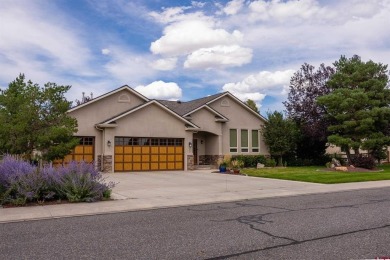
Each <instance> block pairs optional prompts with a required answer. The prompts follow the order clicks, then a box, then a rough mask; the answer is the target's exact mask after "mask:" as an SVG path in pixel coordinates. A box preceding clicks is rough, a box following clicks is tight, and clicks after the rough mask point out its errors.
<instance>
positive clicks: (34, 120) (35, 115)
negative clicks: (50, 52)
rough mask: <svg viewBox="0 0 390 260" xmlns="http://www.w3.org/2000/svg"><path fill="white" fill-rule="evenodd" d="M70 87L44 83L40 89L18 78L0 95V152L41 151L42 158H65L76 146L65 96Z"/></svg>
mask: <svg viewBox="0 0 390 260" xmlns="http://www.w3.org/2000/svg"><path fill="white" fill-rule="evenodd" d="M69 89H70V86H57V85H56V84H55V83H47V84H45V86H44V87H43V88H41V87H40V86H39V85H38V84H34V83H32V82H31V81H28V82H25V76H24V75H23V74H21V75H19V77H18V78H16V79H15V80H14V81H13V82H11V83H10V84H9V85H8V88H7V89H5V90H3V91H1V93H0V124H1V126H2V127H1V128H0V152H2V153H14V154H24V155H26V156H27V157H30V156H31V154H32V152H33V150H34V149H36V150H39V151H41V152H42V155H43V157H44V159H46V160H53V159H58V158H62V157H64V156H65V155H66V154H68V153H69V151H70V150H71V149H72V148H73V147H74V146H75V145H76V144H77V142H78V139H77V138H74V137H73V134H74V133H75V132H76V131H77V121H76V119H74V118H72V117H70V116H68V115H67V114H66V111H67V110H68V109H69V108H70V104H71V102H68V101H67V100H66V98H65V96H64V94H65V93H66V92H67V91H68V90H69Z"/></svg>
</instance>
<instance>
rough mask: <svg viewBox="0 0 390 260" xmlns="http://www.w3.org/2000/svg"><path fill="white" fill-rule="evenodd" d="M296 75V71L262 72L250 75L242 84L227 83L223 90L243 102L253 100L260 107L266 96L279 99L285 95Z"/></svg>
mask: <svg viewBox="0 0 390 260" xmlns="http://www.w3.org/2000/svg"><path fill="white" fill-rule="evenodd" d="M294 73H295V70H285V71H275V72H270V71H261V72H259V73H257V74H252V75H249V76H248V77H246V78H245V79H244V80H242V81H241V82H236V83H227V84H225V85H224V86H223V87H222V89H223V91H229V92H231V93H232V94H233V95H235V96H237V97H238V98H240V99H241V100H243V101H245V100H248V99H252V100H253V101H255V102H256V103H257V104H258V105H259V106H260V105H261V104H260V102H261V101H262V100H263V99H264V98H265V97H266V95H274V96H276V97H278V99H279V97H280V96H281V95H285V94H286V93H285V89H286V87H287V86H288V85H289V82H290V78H291V76H292V75H293V74H294Z"/></svg>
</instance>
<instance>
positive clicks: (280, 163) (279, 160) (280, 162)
mask: <svg viewBox="0 0 390 260" xmlns="http://www.w3.org/2000/svg"><path fill="white" fill-rule="evenodd" d="M278 166H279V167H282V166H283V157H282V156H279V158H278Z"/></svg>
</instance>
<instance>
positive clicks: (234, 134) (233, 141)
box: [229, 129, 238, 153]
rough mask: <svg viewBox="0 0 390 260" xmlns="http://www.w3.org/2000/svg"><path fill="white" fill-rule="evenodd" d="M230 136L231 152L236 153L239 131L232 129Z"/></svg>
mask: <svg viewBox="0 0 390 260" xmlns="http://www.w3.org/2000/svg"><path fill="white" fill-rule="evenodd" d="M229 136H230V152H232V153H236V152H237V151H238V150H237V129H230V130H229Z"/></svg>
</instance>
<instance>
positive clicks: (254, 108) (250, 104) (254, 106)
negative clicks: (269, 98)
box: [245, 99, 260, 114]
mask: <svg viewBox="0 0 390 260" xmlns="http://www.w3.org/2000/svg"><path fill="white" fill-rule="evenodd" d="M245 104H247V105H248V107H250V108H252V110H253V111H255V112H256V113H258V114H260V111H259V109H258V108H257V105H256V103H255V101H253V100H252V99H248V100H247V101H246V102H245Z"/></svg>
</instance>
